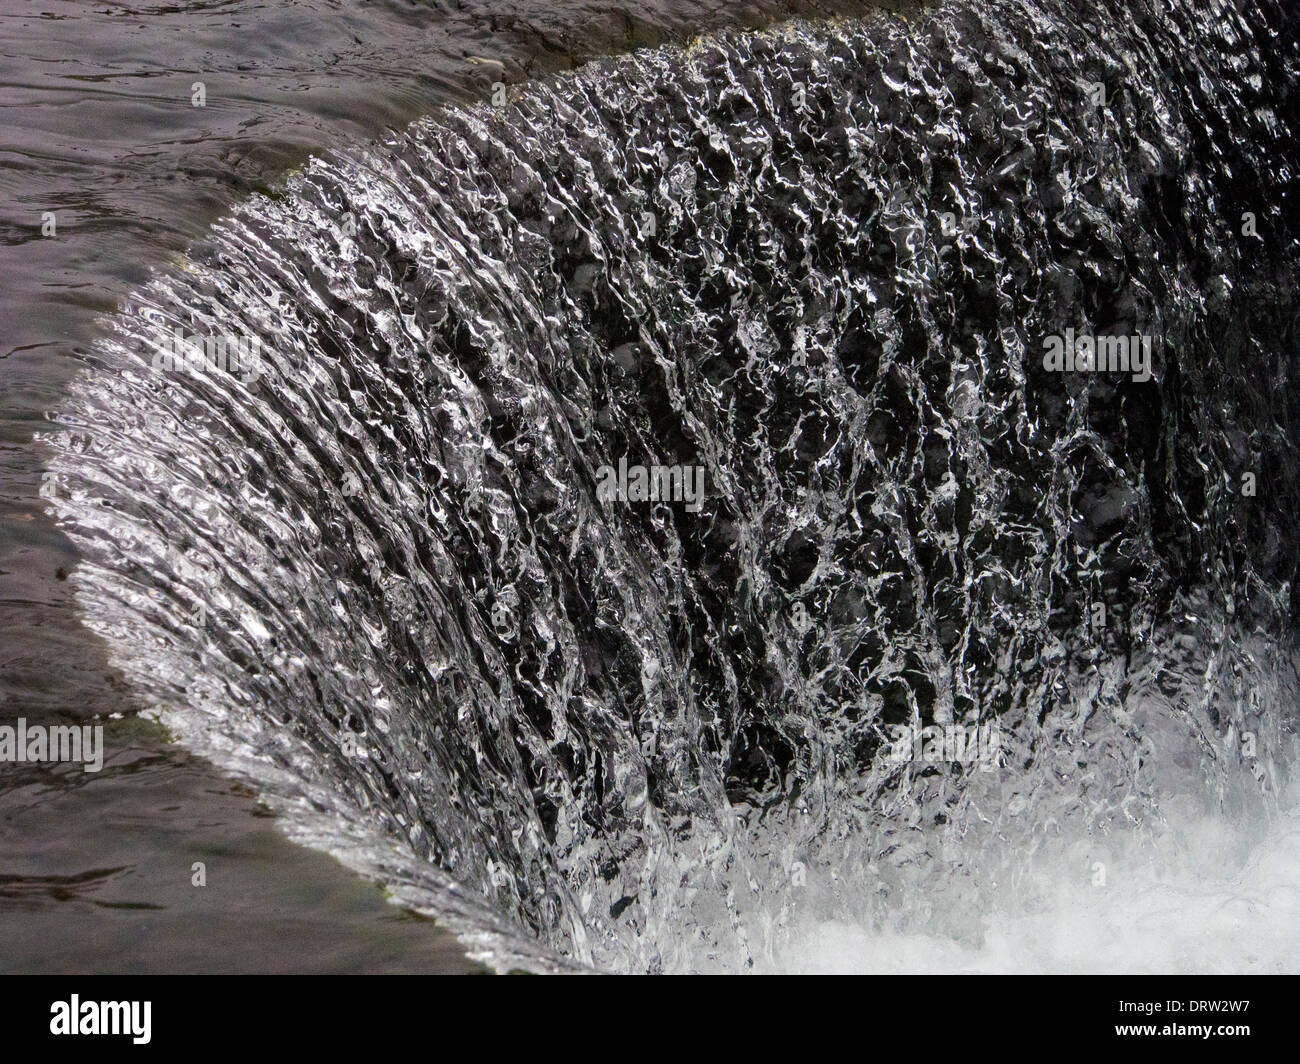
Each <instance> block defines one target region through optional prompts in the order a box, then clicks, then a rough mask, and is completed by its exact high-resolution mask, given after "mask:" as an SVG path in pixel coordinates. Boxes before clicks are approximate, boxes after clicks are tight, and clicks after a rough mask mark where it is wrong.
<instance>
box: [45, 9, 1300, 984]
mask: <svg viewBox="0 0 1300 1064" xmlns="http://www.w3.org/2000/svg"><path fill="white" fill-rule="evenodd" d="M1074 6H1075V5H1072V4H1069V3H1067V2H1065V0H1028V2H1023V3H1022V2H1020V0H1017V2H1016V3H1002V2H992V3H979V2H975V3H952V4H946V5H943V6H941V7H938V8H935V9H933V10H928V11H925V12H920V13H916V14H914V15H912V16H910V17H908V18H900V17H894V16H887V15H880V16H877V17H873V18H869V19H865V20H862V21H846V22H836V23H831V24H820V25H806V24H793V25H790V26H787V27H784V28H781V29H778V30H774V31H769V32H764V33H753V34H739V33H736V34H725V35H722V36H719V37H717V38H712V39H707V40H702V41H699V42H697V43H696V44H695V45H694V46H693V47H692V48H690V49H688V50H673V49H663V50H658V51H649V52H642V53H638V54H636V55H634V56H630V57H625V58H616V59H610V60H606V61H602V62H600V63H596V64H592V65H590V66H588V67H586V68H584V69H583V70H581V71H579V72H577V73H575V74H573V75H571V76H566V77H562V78H558V79H555V80H553V81H549V82H544V83H538V84H534V85H529V86H526V87H524V88H522V89H518V90H515V91H514V92H513V95H512V96H511V98H510V99H509V100H508V101H507V102H506V103H505V104H504V105H503V106H492V105H490V104H484V105H482V106H480V107H477V108H472V109H468V110H452V111H448V112H447V113H444V114H441V115H438V116H435V117H431V118H429V119H427V120H424V121H421V122H419V123H417V124H415V125H414V126H413V127H411V128H410V129H409V130H408V131H406V132H405V133H402V134H400V135H397V134H395V135H392V136H391V137H389V138H388V139H387V140H386V141H384V142H383V143H382V144H378V145H374V146H372V147H369V148H358V149H356V150H353V151H351V152H349V153H346V154H343V155H340V156H337V157H333V158H329V159H318V160H313V161H312V162H311V163H310V164H309V165H308V166H307V167H306V168H305V169H304V170H303V171H302V172H301V173H299V174H297V175H294V176H293V177H291V178H290V179H289V180H288V182H287V183H286V185H285V187H284V188H283V190H282V191H281V192H280V193H278V194H277V195H273V196H266V197H255V198H253V199H252V200H250V201H249V202H248V203H246V204H245V205H244V206H242V207H241V208H240V209H239V210H238V211H237V212H236V213H235V215H234V216H233V217H232V218H230V219H228V220H226V221H224V222H222V223H221V224H219V225H217V226H216V227H215V229H214V231H213V233H212V236H211V239H210V241H208V243H207V244H206V245H204V246H201V247H198V248H196V249H194V251H193V252H192V254H191V255H190V257H189V258H188V259H187V260H186V261H185V262H183V263H182V264H181V265H180V266H179V267H178V268H176V269H173V270H171V271H169V272H167V273H166V274H164V275H160V276H159V277H158V278H157V279H156V280H155V281H154V282H153V283H151V284H150V285H149V286H147V287H146V288H145V289H143V290H142V291H141V292H139V293H138V296H137V297H136V299H135V300H134V301H133V303H132V305H131V306H129V307H127V308H126V312H125V313H124V314H123V315H122V316H121V318H120V320H119V321H118V322H117V323H116V324H115V326H114V327H113V330H112V335H111V336H110V338H109V339H107V340H105V341H104V343H103V344H102V345H101V346H100V347H99V348H98V349H97V350H96V351H95V352H94V354H93V356H92V358H91V359H90V366H89V367H88V370H87V372H86V373H85V374H84V375H83V376H82V377H81V378H80V379H79V381H78V382H77V384H76V386H75V389H74V392H73V395H72V397H71V399H70V401H69V403H68V404H67V408H66V409H65V410H63V411H62V412H61V413H60V415H59V421H60V431H58V432H57V433H55V434H53V435H52V436H51V437H50V439H49V441H48V442H49V443H50V445H51V447H52V449H53V451H54V457H53V459H52V462H51V470H52V472H53V474H54V476H53V477H51V478H50V479H49V481H48V483H47V488H46V495H47V497H48V498H49V499H50V501H51V503H52V505H53V506H54V508H55V509H56V511H57V513H58V514H59V516H60V518H61V520H62V521H63V522H64V524H65V527H67V528H68V530H69V533H70V534H71V535H72V536H73V537H74V539H75V541H76V543H77V545H78V547H79V549H80V550H81V551H82V553H83V556H84V559H85V560H84V562H83V564H82V565H81V566H80V568H79V569H78V571H77V572H76V574H75V575H74V579H75V580H76V581H77V588H78V596H79V601H80V602H81V604H82V607H83V609H84V611H85V614H86V616H87V619H88V623H89V624H90V625H91V626H92V627H93V628H94V630H95V631H97V632H99V633H100V634H101V635H102V636H103V637H104V638H105V640H106V641H107V643H108V645H109V647H110V650H111V653H112V656H113V660H114V662H115V664H116V665H117V666H118V667H120V668H121V669H122V670H123V672H124V673H125V674H126V675H127V676H128V677H129V678H130V679H131V680H132V681H133V682H134V684H135V685H136V687H137V689H138V690H139V692H140V694H141V697H142V699H143V700H144V701H145V702H146V703H147V704H148V705H149V706H150V707H151V709H152V710H153V711H155V712H157V713H158V714H159V715H160V716H161V718H162V719H163V720H164V721H165V722H166V723H167V724H168V725H169V726H170V727H171V728H172V729H173V730H174V731H175V733H176V735H177V736H178V738H179V739H180V740H181V741H182V742H184V743H186V744H187V745H189V746H190V747H192V748H193V749H195V750H198V751H201V752H202V753H204V754H206V755H207V756H209V757H211V758H212V759H214V760H215V761H216V762H218V763H219V764H221V765H223V766H225V767H227V768H228V769H230V770H232V771H234V772H237V773H239V774H241V775H243V776H246V777H248V778H250V779H252V780H254V781H256V782H257V783H258V785H259V786H260V787H261V788H262V791H263V793H264V794H265V795H266V798H267V800H268V802H270V803H271V804H272V805H273V807H274V808H275V809H276V810H277V811H278V812H279V813H280V814H281V816H282V819H283V821H284V823H285V824H286V827H287V829H288V830H289V831H290V833H291V834H292V835H293V836H294V837H295V838H297V839H299V840H301V841H303V842H306V843H308V844H310V845H314V846H318V847H320V848H322V849H325V850H328V851H329V852H331V853H334V854H336V855H337V856H338V857H339V858H340V859H342V860H344V861H345V862H347V863H348V864H349V865H351V866H353V867H355V868H357V869H359V870H361V871H363V872H365V873H366V874H369V875H372V876H374V877H376V878H377V879H380V880H381V881H383V882H384V883H385V884H386V885H387V886H388V887H389V889H390V890H391V891H392V893H393V895H394V897H395V898H397V899H398V900H399V901H401V902H402V903H404V904H407V905H409V906H411V907H413V908H416V909H419V910H421V911H425V912H430V913H433V914H434V915H436V916H437V917H439V918H440V919H442V920H443V921H445V922H446V923H447V924H448V925H449V926H451V927H452V928H453V929H454V930H456V931H457V932H458V933H459V934H460V935H461V936H462V938H463V940H464V941H465V942H466V943H467V946H468V948H469V949H470V950H471V952H472V953H473V954H474V955H475V956H479V957H482V958H483V959H485V960H487V961H488V962H489V963H492V964H494V965H496V966H497V967H499V968H503V969H504V968H509V967H511V966H523V967H529V968H534V969H538V970H558V969H565V968H569V967H572V966H584V965H594V966H597V967H601V968H605V969H612V970H642V971H644V970H649V971H680V970H724V971H735V970H747V969H758V970H767V969H771V968H773V967H793V968H809V967H811V968H818V967H832V968H844V967H849V968H858V967H863V968H888V969H901V970H914V969H926V968H939V969H947V968H950V967H951V968H957V969H968V968H972V969H973V968H979V969H995V970H1002V969H1017V970H1018V969H1021V968H1030V969H1038V968H1043V969H1048V970H1062V969H1089V970H1110V969H1114V968H1125V967H1134V968H1139V967H1145V966H1154V967H1158V968H1159V967H1167V968H1176V967H1181V966H1185V965H1186V966H1191V967H1195V966H1197V965H1203V966H1212V967H1223V968H1227V969H1236V968H1251V967H1260V966H1263V967H1264V968H1265V969H1270V966H1276V965H1278V964H1280V963H1282V962H1281V961H1278V960H1277V959H1276V958H1278V957H1285V956H1286V954H1285V953H1279V952H1278V951H1279V950H1280V949H1283V948H1290V947H1291V946H1293V945H1294V944H1295V943H1296V941H1297V933H1296V928H1297V926H1298V921H1297V911H1296V906H1295V902H1294V895H1293V893H1291V894H1289V893H1287V892H1288V891H1291V890H1292V889H1293V888H1291V887H1289V886H1288V884H1289V883H1290V882H1294V875H1293V872H1294V869H1295V860H1294V859H1295V843H1296V835H1295V827H1294V820H1293V819H1292V818H1291V817H1292V814H1289V813H1288V812H1287V810H1288V809H1289V808H1291V803H1287V802H1284V801H1282V799H1281V798H1280V796H1281V795H1282V794H1283V793H1285V792H1286V788H1287V787H1288V786H1289V783H1288V780H1289V779H1290V777H1289V775H1288V766H1289V765H1290V763H1291V761H1292V759H1293V758H1294V755H1295V745H1296V722H1297V715H1296V711H1295V706H1296V699H1295V695H1296V691H1297V677H1296V669H1295V666H1296V657H1295V644H1294V640H1293V636H1292V634H1291V633H1292V609H1293V606H1292V601H1291V596H1290V588H1291V583H1292V581H1293V579H1294V569H1295V564H1296V563H1295V558H1296V551H1295V549H1294V547H1295V544H1294V536H1295V531H1294V530H1295V529H1296V528H1297V527H1300V523H1298V522H1297V518H1298V517H1300V505H1298V502H1300V493H1298V492H1297V482H1296V468H1297V467H1296V463H1295V454H1294V446H1293V443H1292V441H1293V440H1294V438H1295V434H1296V424H1295V422H1296V417H1297V409H1298V408H1297V407H1296V405H1295V404H1294V403H1293V402H1292V401H1291V399H1290V396H1289V393H1288V379H1289V371H1290V368H1291V359H1292V353H1293V352H1294V350H1295V338H1296V328H1295V326H1296V320H1297V318H1296V311H1295V309H1294V307H1295V303H1294V295H1295V282H1296V274H1295V262H1296V251H1297V243H1296V240H1297V234H1298V232H1300V230H1298V229H1297V224H1296V218H1295V214H1294V211H1293V210H1292V209H1291V208H1290V204H1289V201H1288V196H1289V195H1290V194H1291V193H1290V184H1291V182H1292V179H1293V175H1294V172H1295V168H1296V165H1297V160H1296V143H1297V140H1296V133H1297V131H1298V127H1300V115H1297V111H1296V102H1295V101H1296V99H1297V98H1300V97H1297V96H1296V95H1295V94H1294V93H1293V92H1291V91H1290V88H1291V86H1293V85H1294V84H1295V79H1296V72H1297V69H1300V67H1298V66H1297V63H1298V60H1300V54H1298V48H1300V45H1297V36H1296V34H1295V33H1294V32H1293V31H1294V24H1293V20H1292V17H1291V16H1289V15H1286V14H1285V13H1284V12H1283V11H1282V8H1281V6H1280V5H1279V4H1277V3H1269V2H1263V3H1259V4H1248V5H1244V6H1242V7H1241V10H1238V6H1237V5H1232V4H1225V3H1222V2H1218V0H1215V2H1213V3H1210V4H1206V3H1205V0H1169V2H1166V3H1160V4H1157V3H1154V2H1151V0H1135V2H1133V3H1131V4H1130V3H1125V4H1121V3H1118V2H1107V3H1099V4H1094V5H1089V10H1088V11H1086V12H1082V11H1076V10H1074ZM1247 213H1250V214H1251V215H1252V216H1253V217H1254V220H1255V221H1254V225H1252V226H1251V228H1252V229H1254V230H1256V235H1245V232H1244V227H1243V221H1244V219H1243V216H1244V215H1245V214H1247ZM1067 331H1068V332H1069V335H1071V336H1074V335H1076V334H1077V335H1093V334H1095V335H1098V336H1100V335H1107V336H1110V335H1115V336H1129V335H1133V336H1140V337H1147V338H1149V339H1150V340H1151V341H1152V347H1151V349H1152V352H1153V354H1152V365H1151V367H1150V368H1151V370H1152V374H1151V379H1150V380H1148V381H1141V380H1138V379H1134V378H1135V377H1137V376H1138V374H1132V375H1115V374H1106V373H1102V372H1096V373H1079V372H1074V373H1068V372H1067V373H1054V372H1049V371H1048V369H1047V368H1045V365H1044V361H1043V351H1044V341H1045V339H1046V338H1048V337H1052V336H1065V335H1067ZM178 335H179V336H180V337H181V338H182V339H183V338H191V337H199V338H224V337H230V338H231V340H230V344H231V345H233V349H234V350H235V352H236V354H235V355H234V356H230V354H229V350H230V349H229V348H227V352H226V355H227V357H221V356H218V358H217V360H218V361H219V362H220V363H221V364H220V365H218V366H215V367H214V366H213V365H212V364H211V363H212V358H211V357H209V358H208V359H207V360H206V361H203V360H200V359H189V360H186V359H185V358H183V357H179V358H178V357H177V352H178V351H179V350H183V345H181V346H180V347H178V346H177V341H176V338H177V336H178ZM241 345H242V346H241ZM209 355H211V350H210V351H209ZM620 462H623V463H625V466H626V467H637V466H645V467H652V466H660V467H684V468H685V469H686V470H688V471H689V470H696V469H698V470H701V471H702V476H703V478H704V479H703V484H704V493H703V498H702V500H701V501H700V505H699V506H698V507H695V506H690V505H688V504H685V503H683V502H682V501H681V500H680V499H679V500H677V501H673V500H660V501H650V500H641V499H638V498H636V497H635V494H634V493H632V494H630V495H629V497H626V498H624V497H619V498H614V499H610V498H607V497H606V495H605V494H604V493H602V492H601V490H600V484H601V483H602V482H603V481H604V480H605V478H606V477H607V476H608V475H609V471H610V470H616V469H618V468H619V467H620ZM1247 475H1249V477H1250V478H1253V479H1252V480H1251V481H1250V482H1251V484H1252V489H1251V490H1253V494H1250V493H1249V492H1248V490H1247V489H1246V488H1245V487H1244V485H1245V484H1246V483H1247ZM957 726H961V727H962V728H963V729H975V730H976V731H978V729H980V728H983V729H984V732H983V733H981V734H983V735H985V736H988V735H991V734H996V744H995V745H996V752H995V756H991V757H982V758H981V759H980V760H979V762H978V763H976V762H973V761H970V760H966V759H963V758H961V757H958V756H950V755H951V751H949V752H945V753H944V754H940V755H935V756H933V757H930V755H928V754H925V751H924V749H922V748H921V747H919V746H918V747H917V749H921V752H922V754H923V758H922V759H920V760H916V759H912V760H908V759H906V757H900V756H897V754H898V750H899V749H900V747H899V746H898V745H897V742H896V741H895V737H896V736H897V735H898V734H900V729H903V730H904V731H903V732H901V733H902V734H932V733H925V732H923V731H922V729H938V730H939V731H940V732H943V731H944V730H945V729H947V730H948V733H951V730H952V729H953V728H955V727H957ZM909 730H910V731H909ZM971 734H974V732H972V733H971ZM906 748H907V749H912V747H910V746H907V747H906ZM984 752H985V753H988V752H989V750H988V749H985V751H984ZM925 757H929V758H930V759H929V760H926V759H924V758H925ZM1207 838H1214V839H1226V838H1231V839H1233V840H1234V843H1235V844H1237V845H1239V846H1241V847H1245V848H1246V849H1245V851H1244V852H1243V853H1241V854H1238V855H1237V856H1238V858H1239V861H1246V862H1247V864H1248V867H1253V869H1254V871H1253V872H1250V871H1248V872H1238V873H1230V872H1228V871H1225V872H1223V873H1222V874H1221V875H1219V874H1218V873H1216V874H1215V875H1211V873H1210V872H1209V871H1207V868H1206V866H1207V864H1208V863H1209V861H1210V860H1213V857H1212V855H1213V854H1214V853H1215V852H1217V847H1218V846H1219V843H1217V842H1216V843H1214V844H1213V845H1210V844H1208V843H1207V842H1206V839H1207ZM1262 840H1272V841H1271V842H1270V841H1262ZM1251 844H1258V845H1262V846H1263V848H1262V849H1258V850H1256V851H1254V853H1255V856H1254V858H1253V860H1254V862H1255V864H1254V865H1253V866H1249V861H1250V860H1251V858H1250V857H1249V853H1250V852H1251V851H1250V849H1249V847H1250V845H1251ZM1288 862H1290V863H1288ZM1215 865H1216V866H1217V865H1218V862H1217V861H1215ZM1238 867H1240V864H1239V865H1238ZM1232 874H1238V875H1240V876H1245V877H1246V879H1244V880H1233V879H1231V875H1232ZM1216 875H1218V878H1215V876H1216ZM1225 877H1226V878H1225ZM1270 877H1271V878H1270ZM1249 884H1253V886H1249ZM1252 889H1253V890H1254V891H1256V893H1255V894H1252V893H1251V890H1252ZM1063 913H1065V914H1068V918H1066V917H1063V916H1062V914H1063ZM1125 914H1126V915H1125ZM1179 914H1182V915H1181V916H1180V915H1179ZM1188 920H1190V921H1192V922H1193V923H1195V924H1196V925H1197V930H1198V931H1200V932H1203V934H1202V935H1201V936H1200V937H1201V940H1202V941H1200V942H1199V944H1198V941H1195V940H1194V939H1195V936H1192V935H1190V934H1185V935H1183V936H1180V937H1178V939H1177V941H1173V940H1172V939H1171V938H1170V934H1172V932H1170V928H1171V927H1173V925H1174V924H1176V923H1178V922H1180V921H1181V922H1184V923H1185V922H1186V921H1188ZM1251 920H1254V921H1256V922H1257V925H1256V926H1262V923H1260V922H1263V923H1280V924H1281V925H1283V927H1284V928H1285V930H1284V933H1283V934H1279V935H1275V936H1274V937H1273V938H1272V939H1271V945H1269V944H1268V943H1265V944H1262V945H1259V944H1257V945H1250V944H1249V943H1248V942H1246V941H1245V939H1242V940H1241V943H1240V946H1239V947H1234V946H1233V945H1231V943H1230V941H1229V940H1230V939H1232V937H1233V936H1234V935H1237V930H1238V929H1239V925H1238V923H1234V921H1247V922H1249V921H1251ZM1139 926H1141V927H1143V928H1145V929H1146V932H1145V934H1144V937H1142V938H1141V939H1139V940H1138V941H1137V943H1136V944H1134V940H1133V939H1132V937H1131V932H1132V930H1133V928H1135V927H1139ZM1125 942H1127V943H1128V945H1123V943H1125ZM1153 943H1165V945H1164V946H1162V948H1160V949H1146V948H1145V947H1147V946H1149V945H1151V944H1153ZM1238 948H1239V949H1240V951H1241V952H1240V953H1234V952H1233V950H1234V949H1238ZM1139 950H1140V951H1139ZM1252 950H1253V951H1254V952H1251V951H1252ZM1225 951H1226V952H1225ZM1290 955H1291V956H1292V957H1294V956H1295V953H1294V951H1292V952H1291V954H1290ZM1252 958H1253V959H1252Z"/></svg>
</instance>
